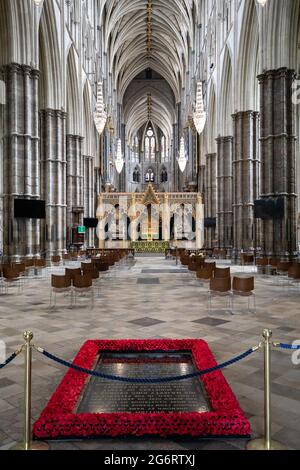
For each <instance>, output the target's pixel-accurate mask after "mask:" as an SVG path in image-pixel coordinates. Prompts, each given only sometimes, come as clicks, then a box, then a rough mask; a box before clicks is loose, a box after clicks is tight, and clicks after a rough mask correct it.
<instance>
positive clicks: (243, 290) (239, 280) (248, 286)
mask: <svg viewBox="0 0 300 470" xmlns="http://www.w3.org/2000/svg"><path fill="white" fill-rule="evenodd" d="M235 297H244V298H247V299H248V312H249V313H250V311H251V310H250V299H251V297H252V298H253V307H254V312H255V311H256V301H255V293H254V277H234V278H233V282H232V311H233V310H234V298H235Z"/></svg>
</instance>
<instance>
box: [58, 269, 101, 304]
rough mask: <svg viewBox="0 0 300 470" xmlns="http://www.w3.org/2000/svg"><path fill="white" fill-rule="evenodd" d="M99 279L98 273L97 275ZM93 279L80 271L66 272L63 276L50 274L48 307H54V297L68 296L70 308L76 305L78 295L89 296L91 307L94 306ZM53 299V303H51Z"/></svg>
mask: <svg viewBox="0 0 300 470" xmlns="http://www.w3.org/2000/svg"><path fill="white" fill-rule="evenodd" d="M98 277H99V273H98ZM93 287H94V277H93V276H92V275H91V273H89V274H84V273H82V271H81V269H80V268H79V269H74V270H66V274H65V275H56V274H52V276H51V291H50V307H53V306H54V307H55V306H56V295H57V294H58V293H59V294H64V295H67V294H69V295H70V303H71V306H72V305H73V303H75V305H76V304H77V297H78V295H80V296H82V295H86V294H89V295H90V300H91V307H93V306H94V288H93ZM53 297H54V303H53V302H52V301H53Z"/></svg>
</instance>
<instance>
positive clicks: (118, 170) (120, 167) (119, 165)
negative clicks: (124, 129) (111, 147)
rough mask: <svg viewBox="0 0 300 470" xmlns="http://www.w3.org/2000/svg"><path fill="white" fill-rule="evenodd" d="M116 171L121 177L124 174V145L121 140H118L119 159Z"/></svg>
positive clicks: (116, 162) (116, 161) (116, 163)
mask: <svg viewBox="0 0 300 470" xmlns="http://www.w3.org/2000/svg"><path fill="white" fill-rule="evenodd" d="M115 165H116V170H117V172H118V173H119V175H120V174H121V173H122V170H123V166H124V158H123V154H122V143H121V139H119V140H118V147H117V158H116V160H115Z"/></svg>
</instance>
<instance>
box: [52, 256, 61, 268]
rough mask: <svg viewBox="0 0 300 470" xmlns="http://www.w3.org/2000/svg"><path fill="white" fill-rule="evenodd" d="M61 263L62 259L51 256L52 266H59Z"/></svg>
mask: <svg viewBox="0 0 300 470" xmlns="http://www.w3.org/2000/svg"><path fill="white" fill-rule="evenodd" d="M60 262H61V257H60V256H58V255H54V256H51V265H53V266H59V265H60Z"/></svg>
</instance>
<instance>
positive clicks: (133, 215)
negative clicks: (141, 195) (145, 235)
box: [128, 194, 138, 242]
mask: <svg viewBox="0 0 300 470" xmlns="http://www.w3.org/2000/svg"><path fill="white" fill-rule="evenodd" d="M128 216H129V218H130V238H131V241H132V242H136V241H137V235H136V229H137V217H138V216H137V214H136V196H135V194H133V195H132V200H131V206H130V208H129V212H128Z"/></svg>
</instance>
